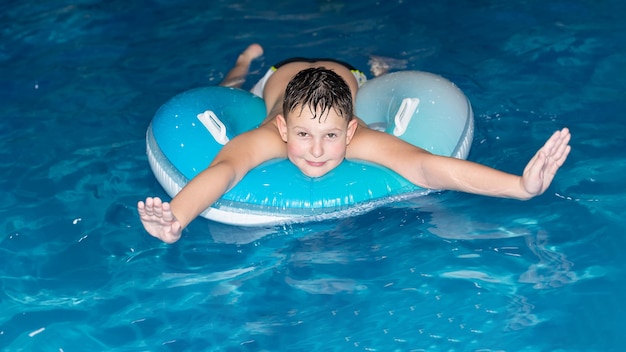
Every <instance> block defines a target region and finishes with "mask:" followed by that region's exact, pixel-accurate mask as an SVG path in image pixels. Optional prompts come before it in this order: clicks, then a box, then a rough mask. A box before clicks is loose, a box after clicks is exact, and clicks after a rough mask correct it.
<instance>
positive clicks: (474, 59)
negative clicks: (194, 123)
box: [0, 0, 626, 351]
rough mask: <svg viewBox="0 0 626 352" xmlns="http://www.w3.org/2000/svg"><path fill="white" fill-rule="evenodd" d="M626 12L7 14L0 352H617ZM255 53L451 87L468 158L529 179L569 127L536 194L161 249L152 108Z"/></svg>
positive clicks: (447, 9) (560, 4)
mask: <svg viewBox="0 0 626 352" xmlns="http://www.w3.org/2000/svg"><path fill="white" fill-rule="evenodd" d="M624 13H626V3H624V2H623V1H619V0H606V1H591V0H572V1H559V0H548V1H543V0H542V1H538V0H530V1H495V0H493V1H432V2H425V1H423V2H421V1H420V2H418V1H370V0H364V1H332V0H329V1H298V2H295V1H287V0H278V1H277V0H273V1H266V0H255V1H235V2H234V1H230V0H224V1H210V2H209V1H198V0H188V1H166V0H157V1H145V0H143V1H119V0H117V1H116V0H114V1H87V0H83V1H75V2H67V1H61V0H52V1H46V2H38V3H37V4H29V3H28V2H23V1H4V2H2V3H0V20H1V23H2V24H3V25H2V29H0V93H1V94H0V107H1V109H0V117H1V119H0V172H1V175H2V177H0V229H1V231H2V232H1V234H0V235H1V236H2V237H1V239H0V308H1V310H0V347H1V348H3V349H5V350H11V351H19V350H24V351H100V350H107V351H139V350H145V351H158V350H171V351H184V350H201V351H279V350H299V351H328V350H338V351H444V350H445V351H620V350H623V348H624V346H626V337H624V335H623V323H624V318H623V317H624V316H625V313H626V309H625V308H624V304H623V303H622V298H623V297H625V295H626V282H625V281H624V280H625V275H624V274H625V272H626V264H624V261H623V259H622V252H623V250H624V248H626V240H625V234H626V221H625V220H624V215H625V211H624V209H625V207H624V205H625V204H624V203H625V201H624V199H625V197H626V181H625V179H624V174H625V173H626V158H625V154H624V149H625V148H626V137H625V136H624V131H625V130H626V129H625V128H626V121H625V119H624V111H626V80H625V79H624V77H625V76H626V41H625V40H624V38H626V22H624V21H623V14H624ZM252 42H259V43H261V44H263V45H264V47H265V55H264V57H263V58H261V59H260V60H259V61H256V62H255V63H254V65H253V67H252V71H253V72H252V73H251V77H250V80H249V81H248V82H247V83H246V87H250V86H251V85H252V84H253V83H254V81H256V80H257V79H258V78H259V77H260V76H261V75H262V74H263V73H264V72H265V70H267V68H268V67H269V66H270V65H271V64H273V63H274V62H277V61H279V60H281V59H284V58H286V57H289V56H318V57H319V56H332V57H336V58H339V59H342V60H345V61H348V62H351V63H353V64H354V65H355V66H357V67H361V68H363V69H364V70H366V69H367V67H368V66H367V62H368V59H369V57H370V56H371V55H375V56H380V57H385V58H386V60H387V61H388V62H390V63H391V64H392V69H393V70H402V69H419V70H425V71H430V72H434V73H438V74H441V75H443V76H445V77H447V78H448V79H450V80H452V81H454V82H455V83H457V85H458V86H459V87H460V88H461V89H462V90H463V91H464V92H465V93H466V95H467V96H468V97H469V98H470V100H471V101H472V104H473V107H474V112H475V114H476V136H475V139H474V146H473V149H472V152H471V153H470V159H471V160H474V161H477V162H481V163H484V164H487V165H490V166H494V167H497V168H500V169H503V170H505V171H509V172H515V173H520V172H521V170H522V168H523V165H524V164H525V163H526V161H527V160H528V159H529V158H530V157H531V156H532V155H533V153H534V152H535V150H536V149H537V148H539V147H540V146H541V144H542V143H543V141H544V140H545V139H546V138H547V137H548V136H549V135H550V133H551V132H552V131H554V130H556V129H558V128H561V127H563V126H568V127H569V128H570V129H571V131H572V134H573V140H572V153H571V155H570V158H569V159H568V161H567V163H566V164H565V165H564V166H563V168H562V169H561V170H560V172H559V174H558V175H557V177H556V179H555V181H554V183H553V185H552V186H551V187H550V189H548V191H547V192H546V194H544V195H543V196H541V197H539V198H536V199H533V200H531V201H527V202H518V201H513V200H502V199H489V198H485V197H479V196H472V195H466V194H460V193H455V192H443V193H437V194H432V195H429V196H425V197H421V198H418V199H415V200H413V201H410V202H405V203H402V204H396V205H394V206H390V207H384V208H380V209H376V210H374V211H371V212H370V213H367V214H364V215H361V216H356V217H352V218H347V219H342V220H333V221H326V222H322V223H309V224H301V225H297V226H296V225H293V226H284V227H280V226H279V227H270V228H253V229H246V228H236V227H231V226H225V225H220V224H217V223H212V222H209V221H207V220H204V219H200V220H197V221H195V222H194V223H192V224H191V225H190V226H189V228H188V230H186V231H185V232H184V235H183V239H182V240H181V241H179V242H177V243H176V244H174V245H165V244H162V243H160V242H159V241H157V240H155V239H153V238H151V237H150V236H148V235H147V234H146V233H145V232H144V231H143V229H142V227H141V225H140V223H139V221H138V219H137V216H136V215H135V212H136V209H135V204H136V201H137V200H139V199H142V198H144V197H145V196H147V195H157V196H162V197H166V196H165V194H164V192H163V190H162V189H161V188H160V186H159V185H158V183H157V182H156V181H155V179H154V177H153V175H152V174H151V172H150V170H149V167H148V164H147V159H146V155H145V139H144V138H145V130H146V127H147V125H148V123H149V122H150V119H151V118H152V115H153V114H154V112H155V111H156V110H157V109H158V107H159V106H160V105H161V104H163V103H164V102H165V101H166V100H167V99H169V98H170V97H172V96H173V95H174V94H176V93H179V92H181V91H184V90H187V89H190V88H193V87H198V86H203V85H213V84H216V82H218V81H220V79H221V78H222V77H223V75H224V73H225V72H226V71H227V70H228V68H229V67H230V65H231V64H232V63H233V62H234V60H235V58H236V56H237V54H238V53H239V51H241V50H242V49H243V48H245V47H246V46H247V45H248V44H249V43H252Z"/></svg>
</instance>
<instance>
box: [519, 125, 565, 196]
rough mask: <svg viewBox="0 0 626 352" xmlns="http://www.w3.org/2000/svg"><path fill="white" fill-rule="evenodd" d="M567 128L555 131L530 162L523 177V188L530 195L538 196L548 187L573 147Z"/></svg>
mask: <svg viewBox="0 0 626 352" xmlns="http://www.w3.org/2000/svg"><path fill="white" fill-rule="evenodd" d="M570 138H571V135H570V132H569V130H568V129H567V128H563V129H562V130H560V131H556V132H554V134H553V135H552V137H550V139H548V141H547V142H546V144H544V145H543V147H541V149H539V151H537V154H535V156H534V157H533V158H532V159H531V160H530V161H529V162H528V165H526V168H525V169H524V173H523V174H522V178H521V181H520V182H521V186H522V189H524V190H526V192H527V193H528V195H529V197H528V198H532V197H534V196H538V195H540V194H542V193H543V192H545V191H546V189H548V187H549V186H550V183H551V182H552V179H553V178H554V175H555V174H556V172H557V170H558V169H559V168H560V167H561V165H563V163H564V162H565V159H567V155H568V154H569V152H570V150H571V147H570V146H569V144H568V143H569V140H570Z"/></svg>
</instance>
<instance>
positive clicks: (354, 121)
mask: <svg viewBox="0 0 626 352" xmlns="http://www.w3.org/2000/svg"><path fill="white" fill-rule="evenodd" d="M358 126H359V121H358V120H357V119H352V120H350V122H348V130H347V131H346V145H348V144H350V141H351V140H352V137H354V133H355V132H356V128H357V127H358Z"/></svg>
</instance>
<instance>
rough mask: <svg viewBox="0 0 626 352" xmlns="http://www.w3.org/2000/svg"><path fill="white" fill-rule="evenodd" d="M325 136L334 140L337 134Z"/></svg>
mask: <svg viewBox="0 0 626 352" xmlns="http://www.w3.org/2000/svg"><path fill="white" fill-rule="evenodd" d="M326 136H327V137H328V138H335V137H337V134H336V133H329V134H327V135H326Z"/></svg>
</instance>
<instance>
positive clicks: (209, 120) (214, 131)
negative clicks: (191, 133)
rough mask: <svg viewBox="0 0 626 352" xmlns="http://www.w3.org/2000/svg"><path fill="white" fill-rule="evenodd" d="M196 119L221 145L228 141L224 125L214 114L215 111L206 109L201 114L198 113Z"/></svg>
mask: <svg viewBox="0 0 626 352" xmlns="http://www.w3.org/2000/svg"><path fill="white" fill-rule="evenodd" d="M198 120H200V122H202V124H203V125H204V127H205V128H206V129H207V130H208V131H209V132H210V133H211V135H212V136H213V139H215V141H216V142H217V143H219V144H221V145H224V144H226V143H228V137H227V136H226V126H224V123H223V122H222V121H220V119H218V118H217V116H215V113H213V111H211V110H207V111H205V112H203V113H202V114H198Z"/></svg>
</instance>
